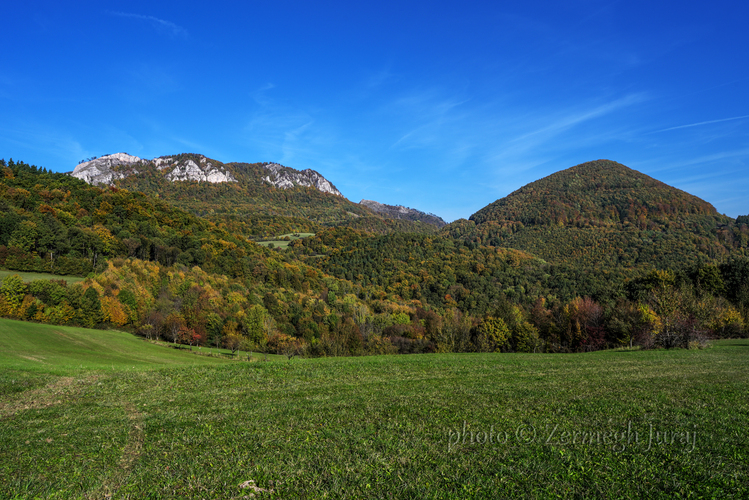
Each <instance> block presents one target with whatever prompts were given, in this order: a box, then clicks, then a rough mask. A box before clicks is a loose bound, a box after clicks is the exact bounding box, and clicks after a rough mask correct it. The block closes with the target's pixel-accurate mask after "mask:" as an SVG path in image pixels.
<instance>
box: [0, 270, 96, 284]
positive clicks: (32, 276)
mask: <svg viewBox="0 0 749 500" xmlns="http://www.w3.org/2000/svg"><path fill="white" fill-rule="evenodd" d="M12 274H17V275H19V276H20V277H21V279H22V280H23V281H25V282H26V283H28V282H30V281H34V280H65V281H67V282H68V283H69V284H73V283H78V282H80V281H83V280H85V279H86V278H81V277H80V276H62V275H59V274H47V273H27V272H24V271H9V270H7V269H0V281H2V280H3V279H4V278H5V277H6V276H10V275H12Z"/></svg>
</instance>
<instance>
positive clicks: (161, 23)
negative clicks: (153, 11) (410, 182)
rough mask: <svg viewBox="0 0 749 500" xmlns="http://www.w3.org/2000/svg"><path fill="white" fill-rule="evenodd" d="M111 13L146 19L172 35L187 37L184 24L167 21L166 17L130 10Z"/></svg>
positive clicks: (141, 19)
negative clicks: (135, 12)
mask: <svg viewBox="0 0 749 500" xmlns="http://www.w3.org/2000/svg"><path fill="white" fill-rule="evenodd" d="M109 14H111V15H113V16H117V17H124V18H129V19H138V20H140V21H145V22H147V23H149V24H151V25H152V26H153V27H155V28H157V29H158V30H162V31H166V32H167V33H169V34H170V35H171V36H173V37H175V38H177V37H182V38H184V37H187V30H186V29H185V28H183V27H182V26H178V25H176V24H174V23H173V22H171V21H166V20H164V19H159V18H158V17H154V16H144V15H142V14H133V13H130V12H109Z"/></svg>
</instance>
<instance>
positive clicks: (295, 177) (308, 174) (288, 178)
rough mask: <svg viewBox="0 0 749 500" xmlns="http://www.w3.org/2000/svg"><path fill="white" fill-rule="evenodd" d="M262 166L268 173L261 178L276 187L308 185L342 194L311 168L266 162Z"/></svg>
mask: <svg viewBox="0 0 749 500" xmlns="http://www.w3.org/2000/svg"><path fill="white" fill-rule="evenodd" d="M263 168H264V169H266V170H267V171H268V175H267V176H265V177H264V178H263V180H264V181H265V182H267V183H269V184H271V185H273V186H275V187H277V188H281V189H290V188H293V187H295V186H309V187H314V188H317V189H318V190H319V191H322V192H323V193H331V194H334V195H337V196H343V195H342V194H341V192H340V191H338V189H336V187H335V186H334V185H333V184H331V182H330V181H329V180H327V179H326V178H325V177H323V176H322V175H320V174H319V173H317V172H315V171H314V170H312V169H309V168H308V169H306V170H301V171H300V170H294V169H293V168H289V167H284V166H283V165H279V164H278V163H266V164H265V165H263Z"/></svg>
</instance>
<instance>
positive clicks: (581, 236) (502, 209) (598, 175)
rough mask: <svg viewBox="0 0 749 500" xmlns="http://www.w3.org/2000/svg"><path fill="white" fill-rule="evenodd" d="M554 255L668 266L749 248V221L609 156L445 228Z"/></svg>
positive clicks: (590, 263)
mask: <svg viewBox="0 0 749 500" xmlns="http://www.w3.org/2000/svg"><path fill="white" fill-rule="evenodd" d="M443 234H445V235H447V236H449V237H453V238H463V239H466V240H468V241H473V242H476V243H480V244H484V245H492V246H497V247H510V248H515V249H518V250H523V251H525V252H528V253H531V254H533V255H536V256H538V257H540V258H542V259H544V260H546V261H548V262H553V263H557V264H570V265H573V266H583V267H594V268H600V267H602V266H606V267H607V268H609V269H611V268H631V267H650V268H667V267H674V266H679V265H682V264H684V263H693V262H696V261H698V260H708V261H719V260H721V259H725V258H727V257H728V256H729V255H746V253H747V248H749V226H747V225H746V223H739V222H737V221H736V220H733V219H731V218H730V217H726V216H724V215H720V214H718V212H717V211H716V210H715V208H714V207H713V206H712V205H711V204H709V203H708V202H706V201H704V200H701V199H699V198H697V197H696V196H692V195H690V194H689V193H686V192H684V191H681V190H679V189H676V188H673V187H671V186H668V185H666V184H664V183H662V182H660V181H657V180H655V179H653V178H651V177H648V176H647V175H644V174H642V173H640V172H637V171H635V170H632V169H630V168H628V167H625V166H624V165H621V164H619V163H616V162H613V161H609V160H598V161H593V162H588V163H583V164H581V165H577V166H575V167H572V168H569V169H566V170H563V171H561V172H557V173H555V174H552V175H550V176H548V177H545V178H543V179H540V180H538V181H535V182H532V183H530V184H528V185H526V186H523V187H522V188H520V189H518V190H517V191H515V192H513V193H511V194H510V195H508V196H506V197H505V198H502V199H500V200H497V201H495V202H494V203H491V204H490V205H488V206H486V207H484V208H483V209H481V210H479V211H478V212H476V213H475V214H473V215H472V216H471V217H470V218H469V220H465V219H463V220H459V221H455V222H454V223H452V224H450V225H448V226H447V227H445V228H444V229H443Z"/></svg>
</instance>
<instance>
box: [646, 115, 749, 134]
mask: <svg viewBox="0 0 749 500" xmlns="http://www.w3.org/2000/svg"><path fill="white" fill-rule="evenodd" d="M746 118H749V115H743V116H734V117H731V118H721V119H719V120H707V121H704V122H697V123H690V124H688V125H679V126H678V127H669V128H664V129H662V130H656V131H655V132H653V133H654V134H657V133H659V132H668V131H669V130H680V129H683V128H691V127H700V126H702V125H710V124H712V123H722V122H730V121H733V120H744V119H746Z"/></svg>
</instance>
